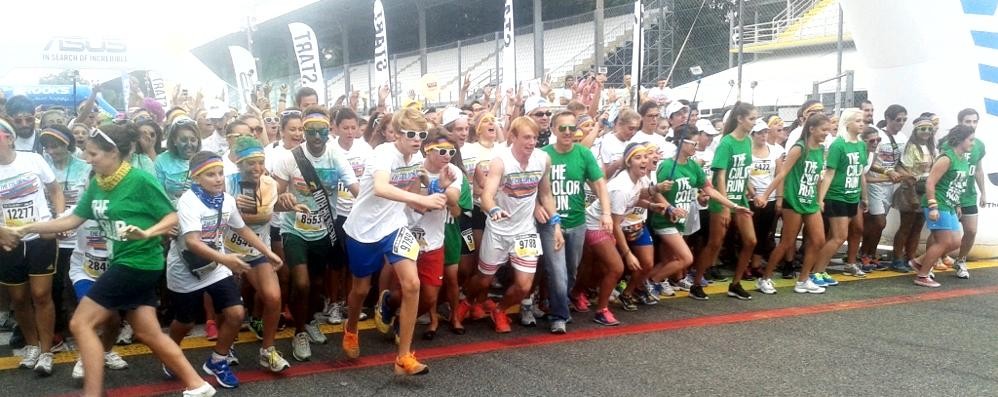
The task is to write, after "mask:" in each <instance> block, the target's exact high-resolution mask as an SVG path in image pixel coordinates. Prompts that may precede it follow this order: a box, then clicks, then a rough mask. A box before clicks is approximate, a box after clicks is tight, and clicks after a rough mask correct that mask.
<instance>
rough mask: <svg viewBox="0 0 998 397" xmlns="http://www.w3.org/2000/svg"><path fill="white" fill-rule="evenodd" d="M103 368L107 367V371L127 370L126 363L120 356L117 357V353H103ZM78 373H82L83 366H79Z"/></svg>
mask: <svg viewBox="0 0 998 397" xmlns="http://www.w3.org/2000/svg"><path fill="white" fill-rule="evenodd" d="M77 362H79V361H77ZM104 366H105V367H107V368H108V369H114V370H119V369H125V368H128V363H127V362H125V359H123V358H121V355H119V354H118V353H115V352H105V353H104ZM74 371H75V369H74ZM80 371H81V372H82V371H83V366H82V365H80Z"/></svg>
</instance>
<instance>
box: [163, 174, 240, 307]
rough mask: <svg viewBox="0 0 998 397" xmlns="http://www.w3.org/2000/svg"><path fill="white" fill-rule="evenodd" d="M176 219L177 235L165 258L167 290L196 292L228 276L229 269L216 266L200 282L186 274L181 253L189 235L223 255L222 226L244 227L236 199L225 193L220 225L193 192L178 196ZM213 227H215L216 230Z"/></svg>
mask: <svg viewBox="0 0 998 397" xmlns="http://www.w3.org/2000/svg"><path fill="white" fill-rule="evenodd" d="M177 217H179V218H180V234H179V235H178V236H177V238H176V240H174V241H173V244H171V245H170V252H169V253H168V254H167V255H166V287H167V288H169V289H170V291H173V292H179V293H182V294H183V293H188V292H194V291H197V290H199V289H201V288H204V287H207V286H209V285H212V284H214V283H215V282H217V281H218V280H222V279H224V278H226V277H229V276H231V275H232V271H231V270H229V268H227V267H225V266H223V265H220V264H215V267H214V269H208V270H206V271H205V272H204V274H202V275H201V276H200V278H199V277H196V276H194V275H193V274H191V272H190V270H188V267H187V264H186V263H184V260H183V259H182V257H181V255H180V253H181V252H183V250H185V249H187V243H186V240H185V238H184V236H185V235H186V234H187V233H191V232H200V233H201V241H203V242H204V243H205V244H208V245H209V246H213V247H214V248H215V249H216V250H217V251H219V252H221V253H223V254H224V253H226V252H225V247H224V246H223V245H222V236H223V235H224V234H225V233H224V228H225V226H228V227H230V228H235V229H239V228H242V227H245V226H246V224H245V223H243V218H242V216H240V215H239V210H238V208H236V199H234V198H233V197H232V196H230V195H229V194H228V193H225V199H224V200H223V202H222V222H221V223H219V222H218V211H217V210H214V209H211V208H208V206H206V205H204V203H202V202H201V199H199V198H198V197H197V195H195V194H194V192H193V191H191V190H188V191H187V192H185V193H184V194H183V195H182V196H180V200H177ZM215 225H218V228H216V227H215ZM219 229H223V230H219Z"/></svg>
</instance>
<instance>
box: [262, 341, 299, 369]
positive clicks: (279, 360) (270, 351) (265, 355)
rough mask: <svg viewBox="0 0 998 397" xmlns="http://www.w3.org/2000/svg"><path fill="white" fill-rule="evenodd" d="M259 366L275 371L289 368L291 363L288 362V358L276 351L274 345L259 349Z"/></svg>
mask: <svg viewBox="0 0 998 397" xmlns="http://www.w3.org/2000/svg"><path fill="white" fill-rule="evenodd" d="M260 366H261V367H264V368H266V369H268V370H270V372H275V373H276V372H281V371H284V370H286V369H288V368H291V364H288V360H285V359H284V357H281V353H280V352H278V351H277V349H276V348H274V346H271V347H268V348H266V349H260Z"/></svg>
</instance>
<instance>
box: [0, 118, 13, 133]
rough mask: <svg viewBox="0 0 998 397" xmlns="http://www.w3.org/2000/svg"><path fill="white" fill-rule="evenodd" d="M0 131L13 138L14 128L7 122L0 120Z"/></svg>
mask: <svg viewBox="0 0 998 397" xmlns="http://www.w3.org/2000/svg"><path fill="white" fill-rule="evenodd" d="M0 131H3V132H6V133H8V134H10V135H11V136H14V127H13V126H12V125H10V123H8V122H7V120H4V119H0Z"/></svg>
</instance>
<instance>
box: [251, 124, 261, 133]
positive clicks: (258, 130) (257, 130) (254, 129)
mask: <svg viewBox="0 0 998 397" xmlns="http://www.w3.org/2000/svg"><path fill="white" fill-rule="evenodd" d="M250 131H253V132H254V133H257V134H259V133H261V132H263V127H261V126H256V127H252V128H250Z"/></svg>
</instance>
